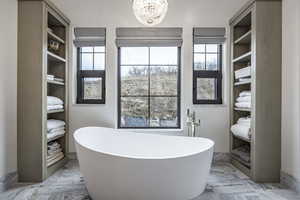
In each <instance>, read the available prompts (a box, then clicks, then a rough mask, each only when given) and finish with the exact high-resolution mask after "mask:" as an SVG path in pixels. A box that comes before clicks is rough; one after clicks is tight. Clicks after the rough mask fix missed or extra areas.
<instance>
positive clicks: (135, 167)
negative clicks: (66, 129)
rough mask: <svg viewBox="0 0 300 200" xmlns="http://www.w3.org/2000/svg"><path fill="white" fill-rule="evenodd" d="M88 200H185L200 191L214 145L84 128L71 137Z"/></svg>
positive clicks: (203, 141) (165, 137)
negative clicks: (89, 197) (74, 144)
mask: <svg viewBox="0 0 300 200" xmlns="http://www.w3.org/2000/svg"><path fill="white" fill-rule="evenodd" d="M74 138H75V143H76V150H77V155H78V159H79V165H80V171H81V173H82V174H83V176H84V179H85V182H86V186H87V189H88V192H89V194H90V196H91V197H92V199H93V200H189V199H193V198H195V197H197V196H198V195H200V194H201V193H202V192H203V190H204V189H205V186H206V181H207V177H208V175H209V171H210V166H211V162H212V156H213V146H214V142H213V141H211V140H209V139H204V138H191V137H181V136H163V135H152V134H140V133H132V132H124V131H118V130H115V129H110V128H99V127H87V128H81V129H79V130H77V131H76V132H75V134H74Z"/></svg>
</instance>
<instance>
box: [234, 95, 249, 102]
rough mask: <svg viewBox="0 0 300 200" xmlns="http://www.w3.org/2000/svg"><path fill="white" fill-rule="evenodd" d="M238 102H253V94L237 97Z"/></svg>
mask: <svg viewBox="0 0 300 200" xmlns="http://www.w3.org/2000/svg"><path fill="white" fill-rule="evenodd" d="M236 101H237V102H251V96H242V97H238V98H237V99H236Z"/></svg>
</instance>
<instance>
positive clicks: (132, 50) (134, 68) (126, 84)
mask: <svg viewBox="0 0 300 200" xmlns="http://www.w3.org/2000/svg"><path fill="white" fill-rule="evenodd" d="M179 51H180V48H178V47H120V48H119V54H120V55H119V56H120V61H119V77H120V78H119V127H120V128H178V127H180V115H179V113H180V111H179V110H180V108H179V105H180V102H179V101H180V98H179V97H180V90H179V88H180V84H179V77H180V68H179V63H180V61H179V56H178V55H180V53H179Z"/></svg>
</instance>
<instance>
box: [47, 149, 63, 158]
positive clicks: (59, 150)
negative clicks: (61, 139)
mask: <svg viewBox="0 0 300 200" xmlns="http://www.w3.org/2000/svg"><path fill="white" fill-rule="evenodd" d="M60 152H62V149H61V148H58V149H53V150H52V149H51V150H48V152H47V155H49V156H50V155H54V154H58V153H60Z"/></svg>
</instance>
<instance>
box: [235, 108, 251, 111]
mask: <svg viewBox="0 0 300 200" xmlns="http://www.w3.org/2000/svg"><path fill="white" fill-rule="evenodd" d="M234 110H235V111H244V112H251V109H250V108H234Z"/></svg>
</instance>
